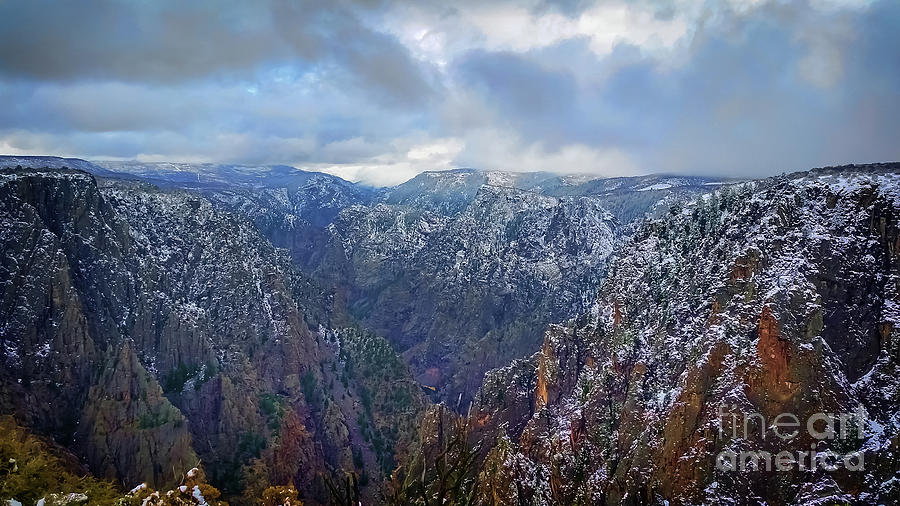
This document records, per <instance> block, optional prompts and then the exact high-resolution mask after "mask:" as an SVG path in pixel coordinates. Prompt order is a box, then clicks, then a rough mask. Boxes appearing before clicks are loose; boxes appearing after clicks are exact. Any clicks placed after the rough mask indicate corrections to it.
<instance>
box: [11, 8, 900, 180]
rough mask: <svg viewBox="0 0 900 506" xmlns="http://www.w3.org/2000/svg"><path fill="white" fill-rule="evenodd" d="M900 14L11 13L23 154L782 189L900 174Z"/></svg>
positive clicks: (16, 129)
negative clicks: (895, 164) (802, 173)
mask: <svg viewBox="0 0 900 506" xmlns="http://www.w3.org/2000/svg"><path fill="white" fill-rule="evenodd" d="M898 50H900V4H898V2H896V1H893V0H881V1H872V2H868V1H850V0H827V1H826V0H820V1H813V0H809V1H756V2H737V1H734V2H729V1H721V2H704V1H688V0H671V1H651V0H643V1H638V2H625V1H618V0H599V1H597V2H588V1H584V0H578V1H568V0H567V1H563V2H558V1H552V2H551V1H536V2H534V3H531V4H523V3H522V2H508V3H507V2H499V3H484V2H466V1H463V2H458V3H454V4H453V5H452V7H449V6H448V4H445V3H440V2H430V1H425V2H392V3H388V2H378V1H359V2H294V1H288V0H272V1H267V2H253V3H246V2H222V1H216V2H213V1H208V2H174V1H161V2H135V1H125V0H122V1H114V0H92V1H85V2H51V1H48V0H32V1H29V2H0V101H2V104H4V107H2V108H0V151H2V152H8V153H17V154H56V155H65V156H80V157H84V158H89V159H106V158H115V159H143V160H185V161H211V162H227V163H254V164H255V163H273V164H274V163H286V164H294V165H297V166H300V167H305V168H310V169H314V170H326V171H329V172H333V173H337V174H340V175H344V176H346V177H351V178H356V179H364V180H366V181H369V182H372V183H375V184H388V183H395V182H399V181H402V180H403V179H405V178H408V177H411V176H412V175H414V174H415V173H417V172H419V171H422V170H429V169H445V168H450V167H454V166H460V165H465V166H476V167H483V168H500V169H509V170H550V171H559V172H586V173H596V174H605V175H621V174H633V173H649V172H674V173H695V174H722V175H734V176H747V177H749V176H762V175H769V174H774V173H779V172H782V171H785V170H793V169H803V168H808V167H812V166H819V165H829V164H837V163H845V162H866V161H880V160H889V159H890V160H895V159H898V158H900V138H898V137H900V136H898V132H900V100H898V99H900V51H898Z"/></svg>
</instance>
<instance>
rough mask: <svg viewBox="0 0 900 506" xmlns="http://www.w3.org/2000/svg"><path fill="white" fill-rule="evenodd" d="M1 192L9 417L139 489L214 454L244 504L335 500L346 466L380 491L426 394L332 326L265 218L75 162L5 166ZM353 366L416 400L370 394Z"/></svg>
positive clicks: (1, 385) (0, 391) (211, 466)
mask: <svg viewBox="0 0 900 506" xmlns="http://www.w3.org/2000/svg"><path fill="white" fill-rule="evenodd" d="M0 196H2V199H0V243H2V246H3V249H2V252H3V254H2V257H0V301H2V305H0V314H2V315H3V320H2V321H3V326H2V328H0V344H2V351H3V353H2V356H0V360H2V361H3V367H2V371H0V408H2V410H3V412H4V413H13V414H15V415H17V417H19V418H20V419H21V420H23V421H24V422H25V423H26V424H27V425H28V426H30V427H32V428H34V429H36V430H38V431H39V432H41V433H44V434H48V435H52V436H53V437H55V438H56V439H57V440H58V441H59V442H61V443H63V444H65V445H68V446H71V447H72V448H74V449H76V450H77V451H78V453H79V454H80V455H81V456H82V457H84V458H85V459H86V460H87V462H88V463H89V464H90V465H91V466H92V469H93V470H94V471H95V472H96V473H97V474H99V475H101V476H106V477H110V478H114V479H116V480H117V481H121V482H123V483H125V484H126V485H128V486H129V487H130V486H133V485H134V484H135V483H129V482H134V481H135V480H139V481H148V483H151V484H158V485H165V484H168V483H170V482H171V481H172V480H173V478H174V477H175V476H176V474H173V473H178V472H184V471H186V470H187V469H189V468H190V467H192V466H193V465H195V464H196V461H197V460H198V458H199V459H202V461H203V463H204V464H203V465H204V467H206V469H207V471H208V473H209V476H210V478H211V479H212V480H213V481H214V482H215V483H216V484H218V485H220V486H221V488H222V489H223V490H224V491H226V492H227V493H228V494H231V495H234V494H238V493H240V492H241V491H242V489H243V488H245V487H246V486H249V485H247V483H248V482H249V479H248V477H251V476H253V477H258V478H259V480H261V482H262V483H267V482H269V483H275V482H280V481H283V482H285V483H287V482H288V481H294V483H295V484H296V485H297V486H298V487H301V488H302V489H303V490H304V495H306V496H307V497H309V498H313V499H318V500H324V499H325V498H326V497H327V492H326V490H325V486H324V482H323V480H324V479H325V478H327V477H328V476H332V475H333V473H336V472H338V471H336V470H340V469H345V470H355V471H356V472H360V473H368V474H370V475H371V478H372V480H371V484H370V485H368V488H366V490H365V493H366V494H368V496H369V497H372V496H374V494H375V493H376V492H377V486H378V485H379V483H380V480H381V477H382V476H383V474H382V473H383V469H385V468H389V467H391V463H392V459H393V455H394V449H395V444H396V443H397V441H398V439H399V438H400V437H401V435H399V434H397V433H396V431H394V432H391V431H388V430H387V428H388V427H397V426H401V425H402V424H403V423H406V424H409V423H410V422H409V421H405V422H404V420H407V419H409V420H414V419H415V417H416V416H417V414H418V412H419V410H421V409H422V398H421V393H420V392H419V389H418V387H417V386H416V385H415V384H414V383H413V382H412V381H411V380H410V379H409V378H408V370H407V369H406V367H405V365H403V364H399V365H398V364H397V361H396V357H395V356H394V355H393V354H392V353H391V354H387V355H385V354H384V353H380V354H374V355H368V354H367V353H366V351H362V350H370V349H371V348H372V347H375V348H378V347H379V346H381V349H384V346H386V345H385V344H383V343H384V342H383V340H382V339H381V338H379V337H377V336H368V337H365V338H363V337H362V335H361V334H360V333H359V332H358V331H355V330H353V329H345V330H341V331H340V332H337V331H333V330H330V329H329V322H330V318H331V314H332V313H331V310H330V309H329V306H330V302H329V297H330V295H329V294H328V292H327V291H326V290H322V289H320V288H317V287H316V285H315V284H314V283H313V282H311V281H310V280H309V279H308V278H306V277H305V276H303V275H302V274H300V273H299V272H298V271H297V270H296V269H295V268H294V266H293V264H292V263H291V259H290V257H289V256H288V255H287V254H285V253H284V252H283V251H281V250H278V249H276V248H275V247H273V246H272V245H271V244H270V243H269V241H268V240H266V238H265V237H263V236H262V235H261V234H260V232H259V231H258V230H257V229H256V227H255V226H254V225H253V224H252V223H251V222H249V221H248V220H247V219H246V218H244V217H242V216H237V215H234V214H230V213H228V212H225V211H223V210H222V209H221V208H220V206H218V205H216V204H214V203H213V202H211V201H210V200H208V199H207V198H205V197H203V196H202V195H199V194H196V193H189V192H185V191H179V190H174V191H171V190H170V191H164V190H160V189H158V188H156V187H154V186H150V185H148V184H145V183H139V182H131V181H122V180H105V179H104V180H102V181H101V184H100V185H99V186H98V184H97V182H96V181H95V179H94V177H92V176H90V175H88V174H86V173H83V172H80V171H71V170H36V169H19V170H16V169H7V170H3V171H2V172H0ZM307 314H308V315H311V316H306V315H307ZM336 320H340V321H346V318H341V317H338V318H336ZM313 328H314V330H313ZM326 336H330V337H326ZM361 342H365V343H368V344H366V346H364V347H363V346H362V345H361V344H357V343H361ZM379 343H381V344H379ZM345 348H346V350H347V351H342V350H344V349H345ZM386 349H388V350H389V349H390V348H389V347H388V348H386ZM391 357H393V360H394V362H391V360H392V358H391ZM351 359H352V360H353V361H354V364H355V368H356V370H361V371H369V370H379V375H378V377H377V378H374V379H372V384H371V385H370V386H371V387H373V388H386V387H383V385H382V383H381V382H384V383H386V384H390V383H394V382H398V383H399V386H397V387H394V391H395V392H396V393H398V394H400V393H401V392H402V393H404V394H405V395H404V396H400V397H397V398H391V399H381V398H378V399H375V401H374V402H373V401H372V400H371V399H369V400H368V402H364V398H363V397H361V392H362V390H361V385H363V384H364V381H363V378H360V377H357V376H356V375H354V373H353V371H348V370H346V368H347V366H346V364H347V363H348V361H349V360H351ZM376 359H377V360H378V361H380V362H377V363H376V362H374V360H376ZM385 364H390V366H391V367H389V368H388V367H385ZM401 401H402V402H401ZM364 405H365V410H364V409H363V406H364ZM363 424H364V425H365V426H366V427H367V428H368V427H370V426H373V427H374V428H369V429H367V430H361V428H360V426H361V425H363ZM375 440H377V441H378V445H377V451H376V450H375V449H373V444H374V443H373V441H375ZM354 455H358V456H359V458H357V459H354ZM285 461H291V462H294V463H295V464H291V465H290V466H285V465H284V464H283V463H284V462H285ZM185 466H187V467H185ZM260 475H261V476H260Z"/></svg>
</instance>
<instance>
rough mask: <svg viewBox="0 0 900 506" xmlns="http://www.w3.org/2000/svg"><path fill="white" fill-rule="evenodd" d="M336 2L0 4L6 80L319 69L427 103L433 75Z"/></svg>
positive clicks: (173, 77)
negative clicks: (281, 67)
mask: <svg viewBox="0 0 900 506" xmlns="http://www.w3.org/2000/svg"><path fill="white" fill-rule="evenodd" d="M367 14H368V11H366V10H364V9H362V10H361V9H350V8H345V7H343V6H342V4H340V3H329V2H315V1H297V2H294V1H290V0H271V1H260V2H239V1H229V0H225V1H214V0H206V1H198V2H182V1H177V0H161V1H154V2H130V1H120V0H87V1H80V2H54V1H52V0H29V1H28V2H0V75H5V76H6V77H7V78H25V79H37V80H45V81H71V80H117V81H129V82H150V83H159V84H172V83H178V82H184V81H189V80H197V79H203V78H209V77H214V78H223V77H224V78H235V79H245V76H246V75H247V74H248V73H251V74H252V72H253V71H255V70H257V69H259V68H261V67H266V66H277V65H293V66H295V67H296V68H299V69H302V70H311V69H312V68H314V66H321V67H322V69H324V70H325V71H328V75H329V76H330V77H331V78H333V79H343V80H346V81H345V82H346V83H349V84H352V85H354V86H358V87H363V88H367V89H369V90H372V91H374V93H373V98H381V99H384V100H386V101H387V102H389V103H391V104H394V105H396V104H411V105H421V104H422V103H423V101H425V100H426V99H427V98H428V97H429V95H430V94H431V92H432V90H431V85H432V83H431V82H429V78H428V77H427V71H426V70H427V69H424V68H422V67H421V66H420V65H419V64H417V63H416V62H414V61H413V60H412V58H411V56H410V55H409V53H408V51H407V50H406V48H405V47H404V46H402V45H401V44H399V43H398V42H397V41H396V40H395V39H394V38H393V37H391V36H388V35H385V34H384V33H380V32H377V31H375V30H373V29H372V28H370V27H369V26H368V25H367V24H366V23H364V22H363V21H362V20H361V19H360V16H363V15H367Z"/></svg>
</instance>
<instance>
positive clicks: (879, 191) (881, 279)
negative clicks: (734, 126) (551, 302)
mask: <svg viewBox="0 0 900 506" xmlns="http://www.w3.org/2000/svg"><path fill="white" fill-rule="evenodd" d="M898 169H900V166H898V165H896V164H894V165H890V164H886V165H874V166H850V167H843V168H838V169H820V170H815V171H810V172H808V173H798V174H795V175H792V176H790V177H780V178H773V179H770V180H764V181H759V182H752V183H744V184H740V185H736V186H733V187H729V188H725V189H723V190H721V191H718V192H715V193H713V194H710V195H708V196H705V197H703V198H700V199H697V200H695V201H694V202H692V203H689V204H687V205H683V206H672V207H671V208H670V209H669V210H668V212H667V213H666V214H665V215H664V216H662V217H660V218H659V219H655V220H651V221H649V222H647V223H645V224H644V225H643V226H642V227H640V229H639V230H638V232H637V233H636V234H635V236H634V237H633V238H632V239H631V240H629V241H628V243H627V244H626V245H624V246H623V248H622V249H621V250H620V251H619V252H618V253H617V255H616V259H615V260H614V261H613V262H612V264H611V267H610V274H609V277H608V279H607V280H606V281H605V282H604V283H603V285H602V288H601V290H600V294H599V296H598V299H597V302H596V303H595V304H594V305H593V307H592V309H591V311H589V312H588V313H586V314H585V315H584V316H583V317H582V318H580V319H579V320H577V321H576V322H575V323H574V324H573V325H571V326H558V327H552V328H551V329H550V330H548V332H547V333H546V335H545V337H544V344H543V346H542V348H541V350H540V351H539V352H538V353H537V354H536V355H535V356H534V357H533V358H531V359H529V360H525V361H519V362H516V363H514V364H513V365H511V366H508V367H506V368H504V369H500V370H497V371H494V372H491V373H489V374H488V376H487V379H486V380H485V385H484V386H483V388H482V389H481V390H480V391H479V393H478V395H477V396H476V400H475V405H474V406H473V408H472V411H471V412H470V415H469V422H468V423H469V426H470V429H469V436H468V439H469V444H470V445H477V447H478V448H483V450H482V452H483V453H482V458H481V459H482V460H481V461H480V462H481V463H480V464H479V465H478V466H476V467H475V469H474V470H473V471H472V472H471V473H470V474H469V477H470V480H469V486H471V487H472V489H473V490H476V492H477V493H476V495H477V497H478V499H477V500H478V501H480V502H483V503H485V504H488V503H490V504H496V503H501V504H532V503H535V502H538V503H549V504H575V503H580V504H648V503H649V504H701V503H702V504H746V503H768V504H835V503H842V504H845V503H849V504H857V503H858V504H888V503H894V502H896V501H898V500H900V495H898V494H900V489H898V488H897V486H896V483H897V481H896V480H897V479H896V476H897V473H898V472H900V453H898V448H900V446H898V443H900V440H898V435H897V434H898V429H900V427H898V418H897V413H898V412H900V404H898V402H900V398H898V396H897V394H898V392H900V389H898V387H900V385H898V384H897V379H896V378H897V377H898V376H897V374H896V370H897V362H898V359H900V356H898V354H897V346H896V343H895V341H896V336H895V335H894V334H895V330H894V329H895V327H896V319H897V317H898V313H897V311H896V307H897V280H898V279H900V278H898V267H900V260H898V256H897V240H898V237H900V235H898V219H900V200H898V199H900V177H898V175H897V171H898ZM782 413H786V414H787V415H782V416H783V418H779V415H781V414H782ZM828 414H830V415H831V416H830V417H829V416H828ZM791 416H793V417H796V422H797V423H796V424H793V423H791V422H793V419H792V418H790V417H791ZM842 416H843V417H844V418H841V417H842ZM828 420H832V421H831V422H828ZM835 420H838V421H835ZM785 421H787V422H785ZM808 423H809V424H811V425H807V424H808ZM779 424H780V425H779ZM829 428H830V429H832V430H833V431H834V434H833V437H828V436H827V434H828V432H829ZM432 429H433V428H432ZM794 429H796V433H794V432H795V431H794ZM777 434H783V435H785V434H786V435H789V436H791V437H786V438H782V437H779V436H777ZM823 434H824V437H823ZM781 452H789V454H790V455H787V456H786V457H779V458H781V459H782V460H781V461H777V460H775V456H777V455H780V453H781ZM767 455H768V456H769V457H771V458H769V459H768V460H767V458H768V457H766V456H767ZM845 457H847V459H846V460H841V459H844V458H845ZM754 459H757V460H754ZM767 462H768V463H767ZM779 462H780V463H779ZM791 462H792V463H791ZM835 464H836V465H835ZM729 466H732V467H729ZM740 466H746V467H740ZM767 466H768V467H767ZM490 483H492V484H495V485H496V486H486V484H490Z"/></svg>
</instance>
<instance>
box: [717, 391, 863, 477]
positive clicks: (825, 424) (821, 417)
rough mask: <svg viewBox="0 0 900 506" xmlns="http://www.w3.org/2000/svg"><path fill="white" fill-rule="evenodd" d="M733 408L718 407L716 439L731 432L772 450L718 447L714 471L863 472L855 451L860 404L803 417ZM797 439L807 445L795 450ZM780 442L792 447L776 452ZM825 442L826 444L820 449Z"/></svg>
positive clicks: (858, 452)
mask: <svg viewBox="0 0 900 506" xmlns="http://www.w3.org/2000/svg"><path fill="white" fill-rule="evenodd" d="M737 408H738V407H737V406H729V405H726V404H721V405H719V410H718V415H719V439H720V440H722V439H725V437H726V436H730V438H731V439H735V438H742V439H743V440H745V441H751V440H757V441H764V442H766V443H767V446H768V444H769V443H771V447H772V448H776V450H774V451H764V450H756V451H750V450H748V451H743V450H742V451H734V450H730V449H728V450H723V451H721V452H719V454H718V455H717V456H716V469H718V470H719V471H739V472H743V471H782V472H783V471H792V470H799V471H815V470H817V469H822V470H825V471H837V470H839V469H844V470H847V471H862V470H863V468H864V465H865V464H864V461H863V452H862V451H861V450H859V444H860V443H861V442H862V440H863V438H864V428H865V425H866V412H865V410H864V409H863V408H862V406H860V407H859V409H857V411H856V412H855V413H815V414H813V415H812V416H810V417H808V418H807V419H806V420H801V418H800V417H798V416H797V415H795V414H793V413H781V414H779V415H778V416H776V417H774V418H772V419H770V420H767V419H766V417H765V416H763V415H762V414H761V413H743V412H740V411H739V410H738V409H737ZM801 441H807V442H810V444H809V446H808V447H806V448H803V449H799V450H797V449H794V448H795V447H796V445H797V443H799V442H801ZM792 443H793V444H792ZM782 445H783V446H787V447H791V449H782V450H780V451H778V450H777V448H778V447H779V446H782ZM825 446H828V448H824V449H823V447H825ZM842 449H843V450H844V451H841V450H842Z"/></svg>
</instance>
